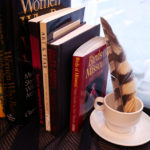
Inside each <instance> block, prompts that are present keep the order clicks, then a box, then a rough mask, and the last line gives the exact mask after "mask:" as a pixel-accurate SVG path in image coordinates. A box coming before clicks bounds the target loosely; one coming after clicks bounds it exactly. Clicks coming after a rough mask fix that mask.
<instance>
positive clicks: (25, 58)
mask: <svg viewBox="0 0 150 150" xmlns="http://www.w3.org/2000/svg"><path fill="white" fill-rule="evenodd" d="M63 5H64V6H66V7H67V6H70V1H69V0H65V1H61V0H60V1H57V0H54V1H49V0H44V1H41V0H36V1H34V0H5V4H4V8H5V14H6V18H5V21H6V24H5V25H6V31H7V33H6V41H7V45H5V51H4V74H5V78H4V83H5V84H4V86H5V90H4V96H5V99H7V104H6V115H7V117H8V119H9V120H10V121H12V122H15V121H17V122H24V121H25V120H27V119H28V118H29V117H30V116H31V114H33V112H35V110H36V108H37V100H36V95H37V94H36V91H35V90H36V89H35V77H34V73H33V68H32V58H31V50H30V40H29V28H28V20H29V19H31V18H34V17H36V16H39V15H42V14H45V13H47V12H50V11H51V10H52V11H53V10H56V9H59V8H62V7H63Z"/></svg>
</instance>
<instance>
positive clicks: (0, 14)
mask: <svg viewBox="0 0 150 150" xmlns="http://www.w3.org/2000/svg"><path fill="white" fill-rule="evenodd" d="M3 3H4V2H3V1H0V118H3V117H5V110H4V109H5V108H4V85H3V78H4V74H3V53H4V23H3V20H4V9H3V8H2V6H3Z"/></svg>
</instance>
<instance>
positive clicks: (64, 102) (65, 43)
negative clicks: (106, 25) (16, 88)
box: [47, 24, 100, 135]
mask: <svg viewBox="0 0 150 150" xmlns="http://www.w3.org/2000/svg"><path fill="white" fill-rule="evenodd" d="M99 33H100V25H94V26H92V25H87V24H82V25H81V26H80V27H78V28H77V29H75V30H73V31H72V32H70V33H68V34H66V35H65V36H63V37H61V38H59V39H57V40H54V41H51V42H48V45H47V47H48V49H47V53H48V57H47V58H48V59H47V65H48V75H49V76H48V77H49V78H48V79H49V91H47V92H49V93H50V113H51V118H50V119H51V129H52V130H51V131H52V133H53V134H56V135H57V134H59V133H61V132H62V131H63V130H64V129H69V118H70V117H69V116H70V100H71V77H72V55H73V52H74V51H75V50H76V49H77V48H78V47H79V46H80V45H82V44H83V43H85V42H86V41H88V40H89V39H90V38H92V37H94V36H97V35H99Z"/></svg>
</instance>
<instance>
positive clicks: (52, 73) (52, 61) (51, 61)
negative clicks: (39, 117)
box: [48, 48, 57, 133]
mask: <svg viewBox="0 0 150 150" xmlns="http://www.w3.org/2000/svg"><path fill="white" fill-rule="evenodd" d="M56 55H57V54H56V50H53V49H50V48H48V69H49V90H50V100H51V106H50V108H51V109H50V110H51V129H52V132H53V133H55V132H56V106H55V105H56V103H55V102H56V98H57V93H56V81H57V79H56V67H57V66H56Z"/></svg>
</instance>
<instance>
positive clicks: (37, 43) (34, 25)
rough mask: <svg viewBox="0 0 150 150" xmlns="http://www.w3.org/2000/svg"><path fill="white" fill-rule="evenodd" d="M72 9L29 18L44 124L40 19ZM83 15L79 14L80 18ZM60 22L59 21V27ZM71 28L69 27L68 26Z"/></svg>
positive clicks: (34, 66) (33, 58)
mask: <svg viewBox="0 0 150 150" xmlns="http://www.w3.org/2000/svg"><path fill="white" fill-rule="evenodd" d="M69 10H71V8H70V7H67V8H62V9H60V10H57V11H55V12H51V13H46V14H44V15H41V16H38V17H35V18H33V19H30V20H29V31H30V43H31V53H32V66H33V69H34V73H35V77H36V87H37V94H38V107H39V116H40V123H41V124H44V122H45V120H44V118H45V116H44V95H43V80H42V78H43V77H42V64H41V40H40V21H42V20H44V19H45V18H47V17H53V16H54V15H55V16H56V15H58V14H60V13H62V12H65V11H69ZM80 17H81V15H80V16H79V18H80ZM59 25H60V24H59V23H57V26H55V27H54V28H57V27H58V26H59ZM67 29H69V28H67Z"/></svg>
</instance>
